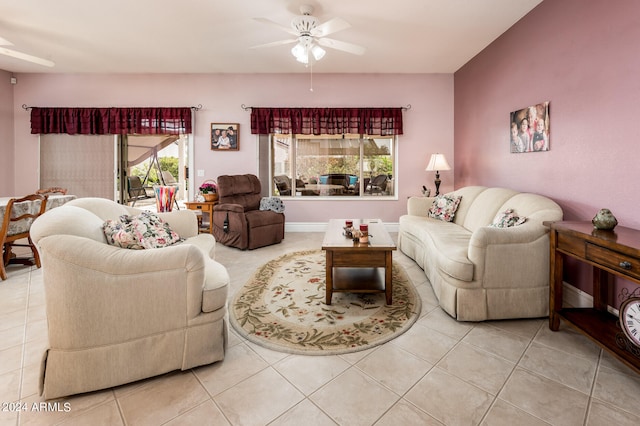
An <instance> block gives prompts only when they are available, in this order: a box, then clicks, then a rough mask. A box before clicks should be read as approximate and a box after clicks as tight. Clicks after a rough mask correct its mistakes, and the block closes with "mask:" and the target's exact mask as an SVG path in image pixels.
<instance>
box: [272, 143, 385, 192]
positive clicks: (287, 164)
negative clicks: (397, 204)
mask: <svg viewBox="0 0 640 426" xmlns="http://www.w3.org/2000/svg"><path fill="white" fill-rule="evenodd" d="M395 138H396V137H395V136H362V135H353V134H345V135H319V136H316V135H286V134H271V135H270V138H269V141H270V142H269V143H270V149H271V155H270V158H271V164H270V173H271V176H270V178H271V179H270V180H271V182H272V183H273V185H272V189H271V193H272V194H273V195H278V196H281V197H288V196H290V197H309V198H311V197H390V196H393V195H394V191H395V179H394V177H395V174H396V173H395V170H396V139H395Z"/></svg>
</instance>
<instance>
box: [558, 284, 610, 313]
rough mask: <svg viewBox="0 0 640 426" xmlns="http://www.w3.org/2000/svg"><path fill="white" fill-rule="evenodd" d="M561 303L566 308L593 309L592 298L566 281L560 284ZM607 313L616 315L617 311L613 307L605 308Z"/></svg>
mask: <svg viewBox="0 0 640 426" xmlns="http://www.w3.org/2000/svg"><path fill="white" fill-rule="evenodd" d="M562 301H563V302H564V305H565V306H566V307H568V308H591V307H593V296H592V295H590V294H589V293H585V292H584V291H582V290H580V289H579V288H576V287H574V286H572V285H571V284H569V283H568V282H566V281H563V282H562ZM607 311H609V313H611V314H613V315H616V316H617V315H618V310H617V309H615V308H614V307H613V306H607Z"/></svg>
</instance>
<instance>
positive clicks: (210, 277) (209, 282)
mask: <svg viewBox="0 0 640 426" xmlns="http://www.w3.org/2000/svg"><path fill="white" fill-rule="evenodd" d="M204 273H205V279H204V289H203V292H202V312H213V311H215V310H217V309H220V308H222V307H224V306H225V304H226V303H227V291H228V288H229V281H230V280H229V273H228V272H227V268H225V267H224V266H223V265H221V264H220V263H218V262H216V261H215V260H213V259H210V258H207V257H205V264H204Z"/></svg>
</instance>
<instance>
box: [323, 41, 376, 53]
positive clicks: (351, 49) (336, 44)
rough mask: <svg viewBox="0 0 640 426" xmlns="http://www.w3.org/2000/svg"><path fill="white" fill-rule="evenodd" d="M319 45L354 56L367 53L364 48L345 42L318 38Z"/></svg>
mask: <svg viewBox="0 0 640 426" xmlns="http://www.w3.org/2000/svg"><path fill="white" fill-rule="evenodd" d="M317 42H318V44H319V45H321V46H324V47H329V48H331V49H336V50H342V51H343V52H347V53H353V54H354V55H364V52H366V51H367V49H366V48H364V47H362V46H358V45H357V44H352V43H347V42H346V41H340V40H334V39H332V38H326V37H322V38H318V39H317Z"/></svg>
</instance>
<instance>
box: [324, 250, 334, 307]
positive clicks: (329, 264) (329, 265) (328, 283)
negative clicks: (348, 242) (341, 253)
mask: <svg viewBox="0 0 640 426" xmlns="http://www.w3.org/2000/svg"><path fill="white" fill-rule="evenodd" d="M326 263H327V279H326V285H325V288H326V303H327V305H330V304H331V295H332V294H333V251H331V250H327V262H326Z"/></svg>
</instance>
